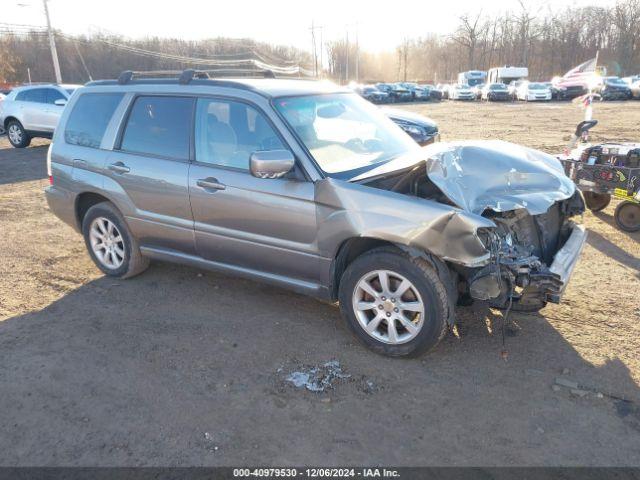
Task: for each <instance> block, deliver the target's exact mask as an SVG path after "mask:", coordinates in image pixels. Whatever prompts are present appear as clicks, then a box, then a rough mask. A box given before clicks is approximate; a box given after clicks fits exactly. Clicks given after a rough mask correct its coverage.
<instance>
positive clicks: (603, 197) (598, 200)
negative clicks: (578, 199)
mask: <svg viewBox="0 0 640 480" xmlns="http://www.w3.org/2000/svg"><path fill="white" fill-rule="evenodd" d="M582 193H583V195H584V201H585V203H586V204H587V208H588V209H589V210H591V211H592V212H599V211H601V210H604V209H605V208H607V207H608V206H609V204H610V203H611V195H609V194H608V193H596V192H588V191H587V192H582Z"/></svg>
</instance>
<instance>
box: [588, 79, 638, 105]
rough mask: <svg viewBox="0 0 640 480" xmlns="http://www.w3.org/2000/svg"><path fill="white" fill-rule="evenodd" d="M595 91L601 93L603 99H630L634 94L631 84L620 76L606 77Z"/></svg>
mask: <svg viewBox="0 0 640 480" xmlns="http://www.w3.org/2000/svg"><path fill="white" fill-rule="evenodd" d="M594 92H595V93H598V94H600V99H601V100H629V99H630V98H632V96H633V95H632V93H631V89H630V88H629V85H627V83H626V82H624V81H623V80H622V79H621V78H620V77H604V78H603V79H602V83H600V85H598V86H597V87H595V88H594Z"/></svg>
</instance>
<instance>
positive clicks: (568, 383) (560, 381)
mask: <svg viewBox="0 0 640 480" xmlns="http://www.w3.org/2000/svg"><path fill="white" fill-rule="evenodd" d="M556 385H560V386H561V387H567V388H578V382H576V381H574V380H571V379H569V378H565V377H556Z"/></svg>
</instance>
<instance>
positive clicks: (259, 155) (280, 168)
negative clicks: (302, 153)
mask: <svg viewBox="0 0 640 480" xmlns="http://www.w3.org/2000/svg"><path fill="white" fill-rule="evenodd" d="M294 164H295V159H294V158H293V154H292V153H291V152H290V151H289V150H261V151H258V152H253V153H252V154H251V157H249V169H250V171H251V175H253V176H254V177H257V178H280V177H283V176H285V175H286V174H287V173H289V172H290V171H291V169H292V168H293V165H294Z"/></svg>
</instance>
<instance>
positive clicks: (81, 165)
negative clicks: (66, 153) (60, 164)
mask: <svg viewBox="0 0 640 480" xmlns="http://www.w3.org/2000/svg"><path fill="white" fill-rule="evenodd" d="M87 165H88V164H87V161H86V160H81V159H79V158H74V159H73V166H74V168H87Z"/></svg>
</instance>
